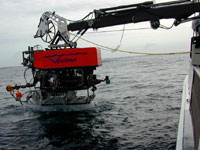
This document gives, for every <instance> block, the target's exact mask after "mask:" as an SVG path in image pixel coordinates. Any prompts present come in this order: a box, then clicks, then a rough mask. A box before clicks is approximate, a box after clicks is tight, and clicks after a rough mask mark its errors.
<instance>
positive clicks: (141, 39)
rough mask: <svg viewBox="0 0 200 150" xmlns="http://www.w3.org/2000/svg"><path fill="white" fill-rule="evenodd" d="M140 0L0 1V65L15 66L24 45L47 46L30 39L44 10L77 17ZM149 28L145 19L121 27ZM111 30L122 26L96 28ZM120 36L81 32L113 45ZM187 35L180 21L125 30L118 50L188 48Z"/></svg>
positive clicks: (189, 33)
mask: <svg viewBox="0 0 200 150" xmlns="http://www.w3.org/2000/svg"><path fill="white" fill-rule="evenodd" d="M143 1H144V0H109V1H108V0H98V1H97V0H71V1H68V0H0V4H1V5H0V14H1V21H0V27H1V28H0V67H6V66H19V65H20V64H21V62H22V57H21V55H22V54H21V52H22V51H24V50H27V47H28V46H34V45H38V44H39V45H42V46H43V48H45V47H47V44H45V43H44V42H43V41H42V40H41V39H34V38H33V36H34V35H35V33H36V31H37V26H38V23H39V19H40V17H41V15H42V14H43V13H44V12H46V11H55V12H56V13H57V14H58V15H60V16H62V17H65V18H67V19H71V20H78V19H81V18H83V17H84V16H85V15H87V14H88V13H89V12H91V11H93V10H94V9H100V8H107V7H114V6H118V5H126V4H133V3H139V2H143ZM166 1H167V0H166ZM168 1H169V0H168ZM156 2H157V3H158V2H164V0H157V1H156ZM161 23H162V24H164V25H166V26H170V25H171V24H172V23H173V21H172V20H169V21H166V20H163V21H161ZM149 27H150V24H149V22H145V23H138V24H129V25H126V26H125V28H126V29H137V28H149ZM113 29H123V26H117V27H111V28H105V29H99V30H98V31H105V30H113ZM91 31H92V30H91ZM91 31H90V32H91ZM92 32H93V31H92ZM94 32H96V31H94ZM121 35H122V32H109V33H90V34H89V33H88V34H86V35H84V38H86V39H88V40H91V41H93V42H96V43H98V44H102V45H105V46H108V47H111V48H116V47H117V46H118V45H119V42H120V39H121ZM191 36H192V30H191V23H186V24H182V25H180V26H178V27H174V28H173V29H171V30H163V29H158V30H152V29H151V30H139V31H138V30H134V31H126V32H125V33H124V38H123V40H122V43H121V47H120V49H122V50H128V51H141V52H159V53H161V52H169V51H170V52H174V51H189V47H190V38H191ZM78 46H79V47H89V46H93V45H91V44H88V43H86V42H83V41H81V40H80V41H79V42H78ZM130 55H132V54H124V53H120V52H114V53H113V52H109V51H103V50H102V58H107V57H121V56H130Z"/></svg>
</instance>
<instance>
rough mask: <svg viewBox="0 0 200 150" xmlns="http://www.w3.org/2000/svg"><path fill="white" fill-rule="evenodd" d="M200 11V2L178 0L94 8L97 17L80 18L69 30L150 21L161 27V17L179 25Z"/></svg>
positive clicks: (153, 24) (69, 26)
mask: <svg viewBox="0 0 200 150" xmlns="http://www.w3.org/2000/svg"><path fill="white" fill-rule="evenodd" d="M196 12H200V2H191V1H188V0H187V1H178V2H167V3H160V4H153V2H151V1H150V2H144V3H140V4H133V5H125V6H119V7H111V8H104V9H99V10H94V14H95V18H94V19H89V20H80V21H76V22H72V23H70V24H69V25H68V30H69V31H78V30H84V29H89V28H93V29H98V28H103V27H109V26H114V25H121V24H128V23H139V22H144V21H150V23H151V25H152V27H153V28H157V27H159V20H160V19H175V20H176V24H175V25H178V24H179V23H180V22H181V21H183V20H185V19H188V17H189V16H191V15H192V14H194V13H196Z"/></svg>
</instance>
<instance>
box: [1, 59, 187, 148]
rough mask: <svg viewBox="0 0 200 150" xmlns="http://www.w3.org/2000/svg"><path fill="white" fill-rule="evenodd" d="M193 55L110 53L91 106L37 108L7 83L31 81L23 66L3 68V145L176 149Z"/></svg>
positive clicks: (99, 70)
mask: <svg viewBox="0 0 200 150" xmlns="http://www.w3.org/2000/svg"><path fill="white" fill-rule="evenodd" d="M188 64H189V55H169V56H134V57H124V58H112V59H105V60H104V61H103V65H102V66H101V67H98V68H97V70H96V74H98V75H99V76H98V77H99V78H100V77H102V78H104V76H106V75H108V76H110V78H111V84H109V85H106V84H105V83H102V84H100V85H98V87H97V91H96V98H95V100H94V102H95V105H96V106H95V109H93V110H90V111H84V110H79V111H68V112H62V111H57V112H52V111H50V110H49V111H48V110H46V111H43V112H42V111H41V112H40V111H34V110H33V109H26V108H24V107H22V106H21V105H20V104H19V102H16V101H15V100H14V99H13V98H12V97H11V96H10V95H9V93H8V92H6V90H5V87H6V85H7V84H15V83H21V84H22V83H25V82H24V79H23V71H24V68H23V67H9V68H0V149H2V150H4V149H5V150H7V149H9V150H10V149H13V150H18V149H19V150H24V149H25V150H40V149H41V150H57V149H58V150H102V149H105V150H117V149H119V150H173V149H175V147H176V136H177V129H178V121H179V113H180V106H181V92H182V85H183V80H184V78H185V75H186V74H187V72H188V67H189V65H188Z"/></svg>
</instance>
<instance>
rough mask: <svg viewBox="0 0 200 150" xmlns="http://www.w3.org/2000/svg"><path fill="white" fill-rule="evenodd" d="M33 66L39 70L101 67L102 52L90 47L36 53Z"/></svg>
mask: <svg viewBox="0 0 200 150" xmlns="http://www.w3.org/2000/svg"><path fill="white" fill-rule="evenodd" d="M33 65H34V67H35V68H38V69H56V68H70V67H71V68H73V67H91V66H95V67H97V66H99V65H101V50H100V49H99V48H96V47H88V48H71V49H59V50H57V49H56V50H46V51H35V52H34V63H33Z"/></svg>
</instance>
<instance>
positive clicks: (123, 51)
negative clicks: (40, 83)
mask: <svg viewBox="0 0 200 150" xmlns="http://www.w3.org/2000/svg"><path fill="white" fill-rule="evenodd" d="M56 25H57V26H59V25H58V24H56ZM60 28H62V27H60ZM66 32H69V31H67V30H66ZM69 33H70V34H71V35H73V36H76V37H78V39H81V40H83V41H85V42H87V43H90V44H92V45H96V46H98V47H101V48H102V49H103V50H105V49H106V50H108V51H112V52H116V51H117V52H122V53H129V54H141V55H179V54H188V53H190V52H188V51H185V52H170V53H147V52H135V51H127V50H121V49H114V48H111V47H108V46H104V45H101V44H98V43H95V42H92V41H89V40H87V39H84V38H82V37H81V36H78V35H76V34H73V33H72V32H69Z"/></svg>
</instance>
